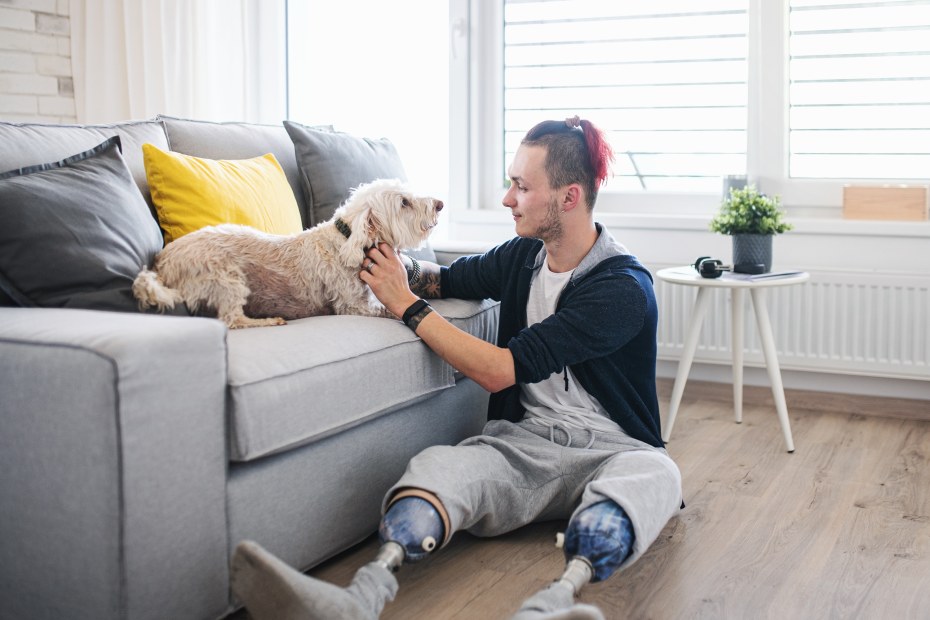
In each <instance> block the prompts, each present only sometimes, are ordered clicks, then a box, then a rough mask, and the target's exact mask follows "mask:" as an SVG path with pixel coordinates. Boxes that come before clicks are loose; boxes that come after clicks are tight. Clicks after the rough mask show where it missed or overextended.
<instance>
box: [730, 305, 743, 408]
mask: <svg viewBox="0 0 930 620" xmlns="http://www.w3.org/2000/svg"><path fill="white" fill-rule="evenodd" d="M730 295H731V298H730V302H731V306H732V309H731V312H730V344H731V349H732V354H733V418H734V419H735V420H736V423H737V424H740V423H742V421H743V289H741V288H734V289H732V290H731V291H730Z"/></svg>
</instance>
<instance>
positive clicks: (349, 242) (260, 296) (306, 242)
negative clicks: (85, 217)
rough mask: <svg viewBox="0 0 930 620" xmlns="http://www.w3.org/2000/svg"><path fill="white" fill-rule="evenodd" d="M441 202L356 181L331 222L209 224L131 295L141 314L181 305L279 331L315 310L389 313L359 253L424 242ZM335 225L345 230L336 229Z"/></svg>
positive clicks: (162, 257) (143, 275)
mask: <svg viewBox="0 0 930 620" xmlns="http://www.w3.org/2000/svg"><path fill="white" fill-rule="evenodd" d="M441 209H442V202H441V201H439V200H437V199H435V198H429V197H422V196H414V195H413V194H412V193H411V192H410V191H409V190H408V189H407V188H406V187H405V186H404V185H403V184H401V183H400V182H399V181H396V180H392V179H381V180H377V181H374V182H372V183H369V184H366V185H361V186H359V187H358V188H357V189H355V190H354V191H353V192H352V194H351V195H350V196H349V199H348V200H347V201H346V203H345V204H344V205H342V206H341V207H339V209H338V210H337V211H336V213H335V214H334V215H333V217H332V219H330V220H329V221H327V222H323V223H322V224H319V225H318V226H315V227H313V228H311V229H309V230H305V231H303V232H301V233H298V234H296V235H270V234H267V233H264V232H261V231H258V230H256V229H254V228H250V227H248V226H238V225H234V224H223V225H220V226H208V227H206V228H202V229H200V230H198V231H196V232H193V233H190V234H188V235H185V236H183V237H181V238H179V239H177V240H175V241H173V242H171V243H169V244H168V245H167V246H165V248H164V249H163V250H162V251H161V252H160V253H159V254H158V256H157V257H156V258H155V265H154V268H153V270H152V271H150V270H148V269H143V270H142V271H141V272H140V273H139V275H138V276H136V279H135V282H134V283H133V286H132V292H133V294H134V295H135V297H136V299H137V300H138V301H139V306H140V307H141V308H143V309H145V308H149V307H153V306H154V307H157V308H159V309H161V310H164V309H166V308H173V307H174V306H175V304H177V303H178V302H184V303H186V304H187V306H188V308H189V309H190V310H191V312H193V313H196V314H201V315H206V316H216V317H218V318H219V319H221V320H222V321H224V322H225V323H226V324H227V325H228V326H229V327H230V328H233V329H235V328H240V327H259V326H263V325H283V324H284V323H285V321H286V319H298V318H301V317H307V316H314V315H320V314H358V315H363V316H382V317H383V316H392V315H391V314H390V313H389V312H387V310H386V309H385V308H384V306H383V305H381V303H380V302H379V301H378V300H377V299H376V298H375V296H374V295H373V294H372V293H371V290H370V289H369V288H368V286H367V285H366V284H365V283H364V282H362V281H361V280H360V279H359V277H358V274H359V271H360V269H361V265H362V261H363V260H364V258H365V251H366V250H367V249H368V248H370V247H372V246H373V245H375V244H376V243H379V242H384V243H388V244H390V245H391V246H393V247H394V248H395V249H397V250H401V249H409V248H416V247H419V246H420V245H422V244H423V242H424V241H425V240H426V238H427V237H428V236H429V234H430V232H431V230H432V228H433V227H434V226H435V225H436V222H437V219H438V216H439V215H438V214H439V211H440V210H441ZM337 219H341V220H342V221H343V222H345V223H346V224H347V225H348V227H349V228H350V229H351V234H350V235H349V236H348V238H346V236H345V235H344V234H343V233H342V232H340V231H339V229H338V228H337V226H336V220H337Z"/></svg>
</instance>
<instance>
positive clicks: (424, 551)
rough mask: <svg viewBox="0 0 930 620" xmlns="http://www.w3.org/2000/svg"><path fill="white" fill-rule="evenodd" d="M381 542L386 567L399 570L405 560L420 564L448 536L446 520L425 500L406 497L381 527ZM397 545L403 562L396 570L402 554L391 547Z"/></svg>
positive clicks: (392, 507) (398, 501)
mask: <svg viewBox="0 0 930 620" xmlns="http://www.w3.org/2000/svg"><path fill="white" fill-rule="evenodd" d="M378 535H379V537H380V539H381V542H382V544H383V545H384V546H382V548H381V551H379V552H378V558H379V559H380V558H381V557H382V553H383V554H384V556H385V561H384V562H382V563H383V565H384V566H386V567H387V568H389V569H390V570H397V567H399V566H400V563H401V562H402V561H403V560H410V561H411V562H416V561H418V560H422V559H423V558H425V557H426V556H427V555H429V553H430V552H431V551H433V550H434V549H435V548H436V547H437V546H438V545H439V542H438V541H441V540H443V537H444V536H445V528H444V526H443V523H442V517H440V515H439V512H438V511H437V510H436V508H435V507H434V506H433V505H432V504H431V503H430V502H428V501H426V500H425V499H422V498H419V497H403V498H401V499H399V500H397V501H396V502H394V503H393V504H391V507H390V508H388V511H387V513H385V515H384V518H383V519H381V526H380V527H379V528H378ZM390 543H394V544H395V545H397V547H399V549H400V553H401V554H402V555H401V558H400V560H401V561H400V562H397V565H396V567H393V568H392V566H393V564H390V562H394V561H395V560H396V555H397V553H398V551H397V550H396V549H394V548H393V547H390V548H389V547H388V545H389V544H390Z"/></svg>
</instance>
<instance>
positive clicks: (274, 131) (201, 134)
mask: <svg viewBox="0 0 930 620" xmlns="http://www.w3.org/2000/svg"><path fill="white" fill-rule="evenodd" d="M158 119H159V120H161V121H162V122H164V123H165V130H166V132H167V134H168V145H169V147H170V148H171V150H172V151H175V152H177V153H183V154H184V155H193V156H194V157H206V158H209V159H251V158H253V157H261V156H262V155H265V154H267V153H272V154H273V155H274V156H275V159H277V160H278V163H279V164H280V165H281V168H282V169H283V170H284V176H286V177H287V182H288V184H289V185H290V186H291V190H292V191H293V192H294V198H295V200H297V205H298V207H300V216H301V220H302V222H303V226H304V227H305V228H306V227H309V225H310V224H309V222H310V220H309V218H308V211H307V203H306V201H305V200H304V196H303V191H302V190H301V188H300V172H299V171H298V168H297V158H296V157H295V155H294V145H293V143H292V142H291V139H290V138H289V137H288V135H287V132H286V131H285V130H284V127H282V126H281V125H258V124H254V123H239V122H229V123H214V122H209V121H198V120H190V119H183V118H176V117H172V116H165V115H159V116H158Z"/></svg>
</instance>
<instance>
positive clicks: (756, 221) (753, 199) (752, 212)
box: [710, 185, 792, 235]
mask: <svg viewBox="0 0 930 620" xmlns="http://www.w3.org/2000/svg"><path fill="white" fill-rule="evenodd" d="M791 228H792V226H791V224H789V223H788V222H786V221H785V212H784V211H783V210H782V209H781V200H780V199H779V198H778V196H775V197H770V196H766V195H765V194H761V193H759V191H758V190H757V189H756V188H755V186H753V185H749V186H746V187H744V188H742V189H731V190H730V195H729V196H728V197H727V198H726V199H725V200H724V201H723V204H721V205H720V212H719V213H717V215H715V216H714V219H712V220H711V221H710V229H711V230H712V231H714V232H717V233H721V234H724V235H776V234H779V233H783V232H785V231H788V230H791Z"/></svg>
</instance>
